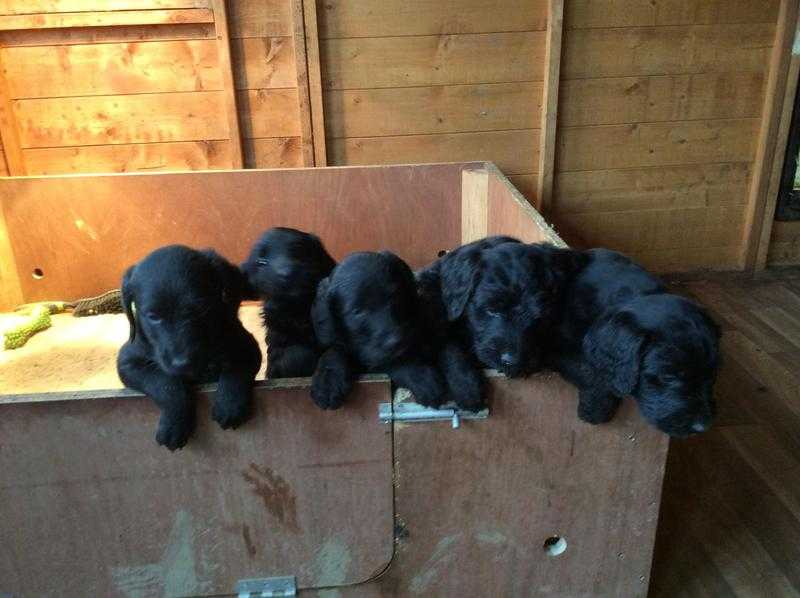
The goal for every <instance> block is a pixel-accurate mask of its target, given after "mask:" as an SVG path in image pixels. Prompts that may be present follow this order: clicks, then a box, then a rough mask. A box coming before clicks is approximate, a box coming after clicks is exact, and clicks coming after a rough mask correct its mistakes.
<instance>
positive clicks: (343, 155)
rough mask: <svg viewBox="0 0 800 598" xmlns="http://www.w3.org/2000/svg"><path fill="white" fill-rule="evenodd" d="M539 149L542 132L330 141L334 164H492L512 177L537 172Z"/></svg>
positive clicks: (529, 130)
mask: <svg viewBox="0 0 800 598" xmlns="http://www.w3.org/2000/svg"><path fill="white" fill-rule="evenodd" d="M538 148H539V131H538V129H525V130H521V131H487V132H482V133H447V134H441V135H440V134H436V135H408V136H398V137H354V138H350V139H329V140H328V156H329V158H330V162H331V164H410V163H426V162H443V161H449V160H461V161H471V160H491V161H493V162H495V163H496V164H497V165H498V166H499V167H500V170H502V171H503V172H505V173H508V174H516V173H530V172H535V171H536V168H537V166H538Z"/></svg>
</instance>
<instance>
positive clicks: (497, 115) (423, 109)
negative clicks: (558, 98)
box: [323, 83, 542, 137]
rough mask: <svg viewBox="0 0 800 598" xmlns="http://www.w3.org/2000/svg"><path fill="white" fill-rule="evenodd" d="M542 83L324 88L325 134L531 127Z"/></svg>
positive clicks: (536, 121) (536, 116) (538, 107)
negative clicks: (326, 124)
mask: <svg viewBox="0 0 800 598" xmlns="http://www.w3.org/2000/svg"><path fill="white" fill-rule="evenodd" d="M541 98H542V84H541V83H495V84H484V85H452V86H451V85H447V86H435V87H406V88H397V89H362V90H349V91H338V90H331V91H326V92H325V94H324V96H323V100H324V102H325V114H326V115H327V121H328V130H327V135H328V136H329V137H373V136H381V135H412V134H419V133H422V134H425V133H453V132H464V131H493V130H499V129H532V128H537V127H538V126H539V117H540V111H541Z"/></svg>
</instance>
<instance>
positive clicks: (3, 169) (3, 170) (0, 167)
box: [0, 149, 8, 176]
mask: <svg viewBox="0 0 800 598" xmlns="http://www.w3.org/2000/svg"><path fill="white" fill-rule="evenodd" d="M6 175H8V165H7V164H6V153H5V152H4V151H3V150H2V149H0V176H6Z"/></svg>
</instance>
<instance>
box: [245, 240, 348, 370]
mask: <svg viewBox="0 0 800 598" xmlns="http://www.w3.org/2000/svg"><path fill="white" fill-rule="evenodd" d="M334 266H336V262H335V261H334V260H333V258H332V257H331V256H330V255H329V254H328V252H327V251H326V250H325V247H323V245H322V242H321V241H320V240H319V238H318V237H316V236H314V235H312V234H309V233H304V232H302V231H299V230H295V229H291V228H271V229H269V230H268V231H267V232H266V233H264V234H263V235H262V236H261V238H260V239H259V240H258V242H257V243H256V244H255V246H254V247H253V250H252V251H251V252H250V257H248V258H247V261H246V262H244V263H243V264H242V270H243V271H244V273H245V275H246V276H247V281H248V283H249V285H250V287H251V288H252V289H253V290H254V291H255V293H256V294H257V295H258V296H259V297H260V298H261V299H263V307H262V310H261V315H262V317H263V318H264V327H265V328H266V330H267V339H266V340H267V378H292V377H297V376H310V375H311V374H313V373H314V368H315V367H316V365H317V359H318V358H319V355H320V353H321V349H320V347H319V345H318V343H317V337H316V335H315V334H314V327H313V325H312V323H311V306H312V304H313V303H314V297H315V296H316V292H317V285H318V284H319V282H320V281H321V280H322V279H323V278H325V277H326V276H328V274H330V273H331V270H333V268H334Z"/></svg>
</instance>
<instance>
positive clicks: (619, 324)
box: [548, 249, 720, 437]
mask: <svg viewBox="0 0 800 598" xmlns="http://www.w3.org/2000/svg"><path fill="white" fill-rule="evenodd" d="M585 254H586V255H587V256H588V258H589V262H588V264H587V266H586V267H585V268H584V269H583V271H582V272H581V273H580V274H579V275H578V276H576V277H575V279H574V280H573V282H572V284H571V285H570V286H569V288H568V291H567V294H566V297H565V309H564V312H563V318H562V320H561V322H560V324H559V326H558V333H557V335H555V337H554V339H553V341H554V343H553V350H552V352H551V353H550V354H549V357H548V360H549V361H550V362H551V365H552V367H553V368H554V369H556V370H557V371H559V372H560V373H561V374H562V375H563V376H564V377H565V378H566V379H567V380H569V381H571V382H572V383H574V384H575V385H576V386H577V387H578V390H579V403H578V416H579V417H580V418H581V419H582V420H583V421H586V422H588V423H592V424H599V423H603V422H607V421H609V420H610V419H611V418H612V417H613V416H614V413H615V412H616V410H617V407H618V406H619V403H620V399H621V397H623V396H627V395H630V396H633V398H634V399H635V400H636V402H637V403H638V405H639V410H640V411H641V413H642V415H643V416H644V418H645V419H646V420H647V421H648V422H650V423H651V424H653V425H654V426H656V427H657V428H658V429H659V430H661V431H663V432H666V433H667V434H669V435H671V436H677V437H685V436H688V435H690V434H694V433H698V432H703V431H705V430H707V429H708V428H709V427H710V425H711V423H712V421H713V418H714V414H715V405H714V400H713V397H712V387H713V384H714V380H715V379H716V373H717V368H718V363H719V336H720V332H719V328H718V327H717V325H716V324H715V323H714V322H713V321H712V320H711V318H710V317H709V316H708V314H707V313H706V312H705V311H704V310H703V309H702V308H701V307H700V306H699V305H697V304H696V303H693V302H692V301H689V300H688V299H684V298H683V297H678V296H676V295H671V294H668V293H666V290H665V288H664V286H663V285H662V284H661V282H660V281H659V280H658V279H657V278H655V277H654V276H652V275H651V274H649V273H647V272H646V271H645V270H644V269H643V268H641V267H640V266H638V265H637V264H635V263H634V262H632V261H631V260H630V259H628V258H627V257H625V256H624V255H622V254H620V253H617V252H614V251H609V250H606V249H594V250H591V251H588V252H585Z"/></svg>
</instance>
